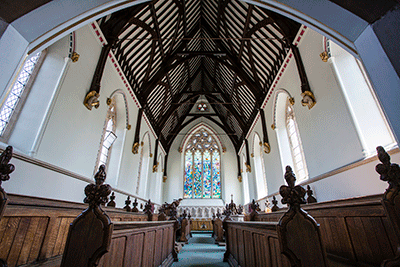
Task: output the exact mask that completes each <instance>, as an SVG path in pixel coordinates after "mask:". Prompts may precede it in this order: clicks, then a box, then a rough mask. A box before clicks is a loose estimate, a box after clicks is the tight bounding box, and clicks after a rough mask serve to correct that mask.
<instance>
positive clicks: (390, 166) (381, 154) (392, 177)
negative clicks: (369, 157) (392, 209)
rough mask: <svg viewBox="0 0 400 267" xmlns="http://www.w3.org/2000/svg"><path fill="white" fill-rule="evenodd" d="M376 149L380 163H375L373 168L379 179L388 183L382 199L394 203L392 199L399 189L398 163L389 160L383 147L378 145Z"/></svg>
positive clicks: (399, 174) (399, 168) (399, 170)
mask: <svg viewBox="0 0 400 267" xmlns="http://www.w3.org/2000/svg"><path fill="white" fill-rule="evenodd" d="M376 151H377V152H378V159H379V160H380V161H381V162H382V163H379V164H378V165H376V167H375V170H376V171H377V172H378V173H379V174H380V179H381V180H382V181H385V182H388V184H389V187H388V188H387V189H386V191H385V194H384V199H386V200H388V201H389V202H390V203H392V204H394V203H393V202H394V199H395V198H396V196H397V195H398V194H399V191H400V167H399V165H398V164H396V163H391V162H390V156H389V154H388V153H387V152H386V151H385V149H384V148H383V147H381V146H378V147H377V148H376Z"/></svg>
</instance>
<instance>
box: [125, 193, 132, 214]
mask: <svg viewBox="0 0 400 267" xmlns="http://www.w3.org/2000/svg"><path fill="white" fill-rule="evenodd" d="M130 204H131V199H130V197H129V196H128V197H127V198H126V200H125V207H124V210H125V211H127V212H129V211H131V207H130V206H129V205H130Z"/></svg>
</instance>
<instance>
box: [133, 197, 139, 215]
mask: <svg viewBox="0 0 400 267" xmlns="http://www.w3.org/2000/svg"><path fill="white" fill-rule="evenodd" d="M138 204H139V203H138V202H137V198H135V201H133V203H132V206H133V208H132V210H131V211H132V212H139V209H138V208H137V205H138Z"/></svg>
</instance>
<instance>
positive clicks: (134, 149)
mask: <svg viewBox="0 0 400 267" xmlns="http://www.w3.org/2000/svg"><path fill="white" fill-rule="evenodd" d="M142 116H143V108H139V111H138V116H137V120H136V129H135V137H134V139H133V146H132V153H133V154H137V153H138V152H139V141H140V140H139V138H140V136H139V135H140V125H141V122H142Z"/></svg>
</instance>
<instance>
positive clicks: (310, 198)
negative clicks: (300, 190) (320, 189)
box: [307, 185, 317, 204]
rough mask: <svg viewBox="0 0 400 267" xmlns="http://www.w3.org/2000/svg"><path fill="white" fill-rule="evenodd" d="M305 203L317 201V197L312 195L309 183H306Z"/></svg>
mask: <svg viewBox="0 0 400 267" xmlns="http://www.w3.org/2000/svg"><path fill="white" fill-rule="evenodd" d="M307 196H308V197H307V203H308V204H310V203H317V199H316V198H315V197H314V196H313V191H312V190H311V187H310V185H307Z"/></svg>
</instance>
